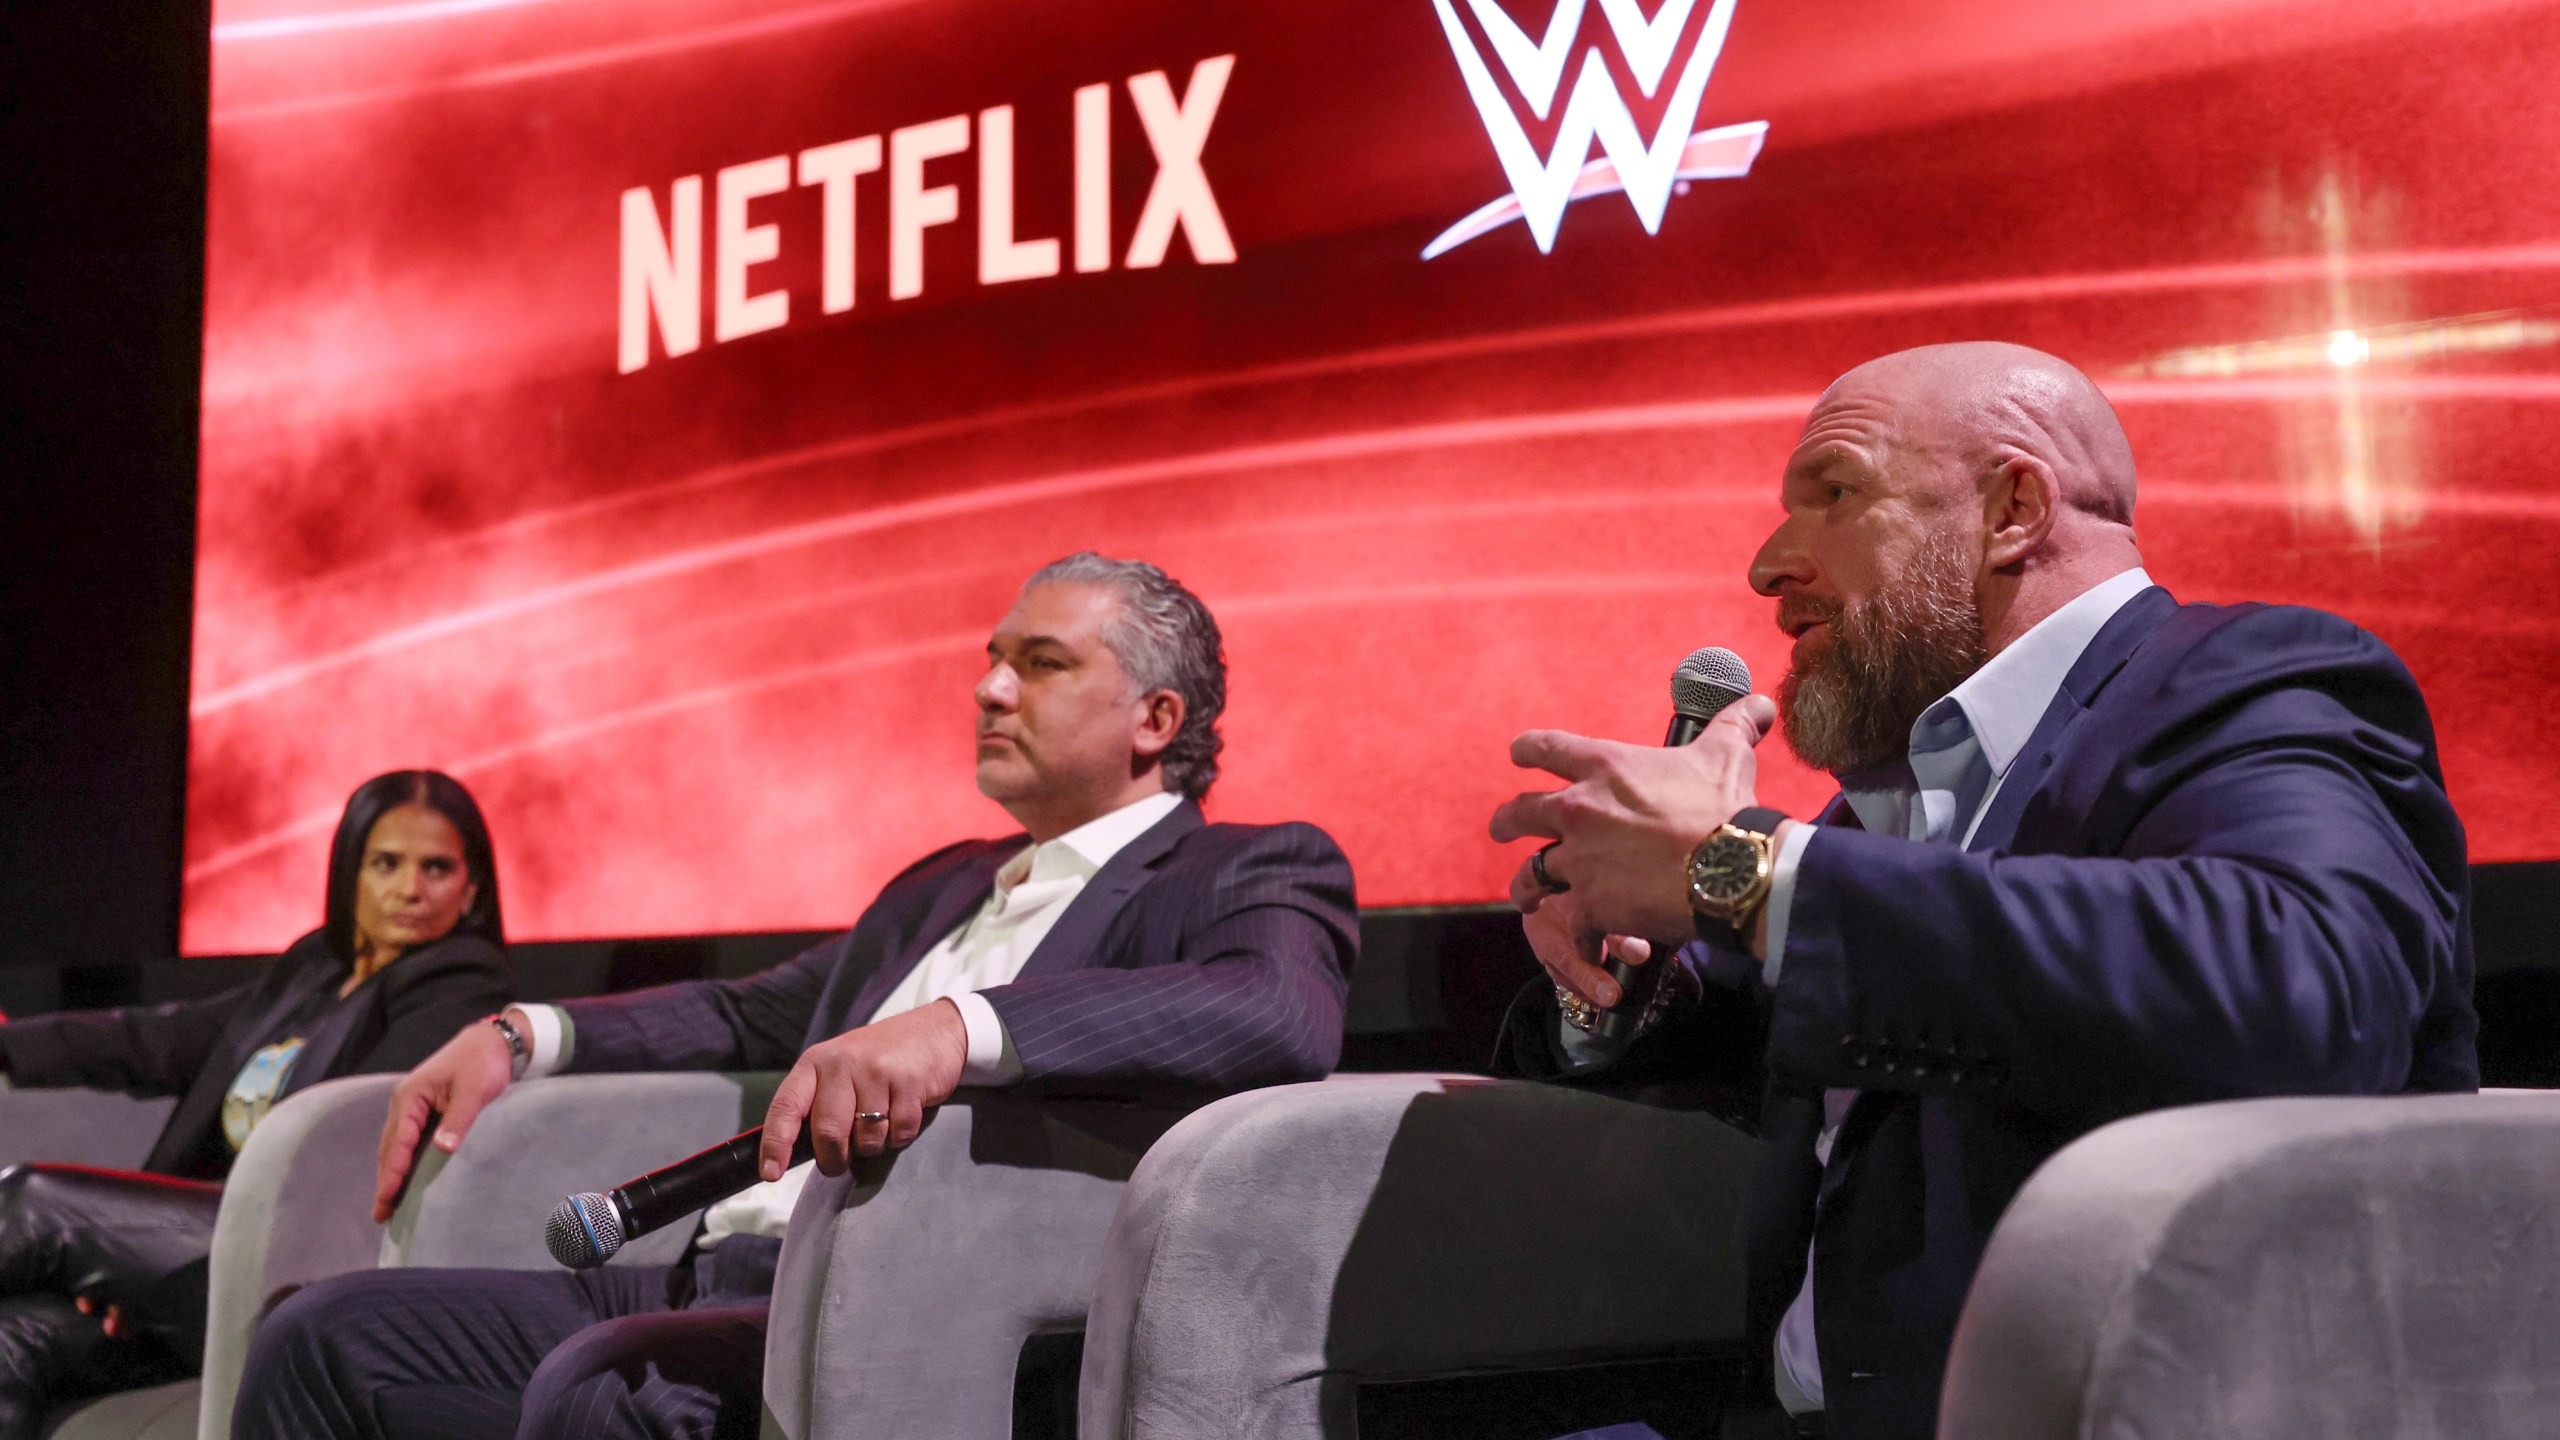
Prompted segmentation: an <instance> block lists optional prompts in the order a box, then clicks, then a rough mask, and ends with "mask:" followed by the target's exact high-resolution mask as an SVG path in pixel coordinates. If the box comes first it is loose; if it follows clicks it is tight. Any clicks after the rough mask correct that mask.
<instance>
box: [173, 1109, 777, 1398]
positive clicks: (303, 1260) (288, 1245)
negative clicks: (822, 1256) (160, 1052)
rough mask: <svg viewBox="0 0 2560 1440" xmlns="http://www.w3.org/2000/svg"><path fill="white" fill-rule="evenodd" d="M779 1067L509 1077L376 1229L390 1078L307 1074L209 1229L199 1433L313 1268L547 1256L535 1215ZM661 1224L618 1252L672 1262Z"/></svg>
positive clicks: (688, 1132)
mask: <svg viewBox="0 0 2560 1440" xmlns="http://www.w3.org/2000/svg"><path fill="white" fill-rule="evenodd" d="M780 1078H781V1077H779V1076H775V1075H713V1074H691V1075H576V1076H563V1077H559V1078H555V1079H550V1080H536V1081H531V1082H528V1083H526V1084H522V1085H516V1086H512V1087H510V1088H509V1089H508V1090H507V1092H506V1093H505V1094H503V1095H500V1096H499V1097H498V1098H497V1099H496V1100H495V1101H493V1102H491V1103H490V1105H489V1108H488V1109H486V1110H484V1111H482V1112H481V1113H480V1118H479V1120H478V1121H477V1122H476V1123H475V1124H474V1125H473V1126H472V1128H471V1133H470V1135H469V1136H467V1137H466V1138H465V1139H464V1141H463V1144H462V1148H461V1149H460V1150H459V1151H457V1152H455V1153H454V1154H452V1155H447V1154H445V1153H444V1152H443V1151H440V1150H437V1149H435V1148H434V1147H432V1146H429V1147H427V1148H425V1149H424V1150H422V1151H421V1152H420V1156H419V1161H418V1168H417V1171H416V1173H415V1174H414V1175H413V1176H412V1177H411V1179H410V1182H409V1188H408V1190H407V1191H406V1193H404V1194H403V1195H402V1196H401V1200H400V1206H399V1208H398V1209H397V1210H396V1211H394V1212H393V1214H392V1217H391V1223H390V1224H389V1225H388V1226H383V1225H376V1224H374V1223H373V1214H372V1212H373V1173H374V1169H373V1167H374V1152H375V1150H376V1149H377V1147H378V1146H379V1144H380V1142H381V1138H382V1122H383V1117H384V1116H385V1115H386V1114H387V1113H388V1111H389V1108H390V1104H391V1091H392V1088H393V1087H394V1086H395V1085H397V1084H398V1083H399V1077H398V1076H393V1075H366V1076H358V1077H355V1078H352V1079H346V1080H332V1081H329V1082H327V1083H326V1084H321V1085H314V1086H312V1087H311V1088H310V1089H308V1090H305V1091H303V1092H301V1093H300V1094H297V1095H295V1096H293V1097H292V1098H290V1099H288V1100H286V1101H285V1102H284V1103H283V1104H281V1105H278V1106H277V1107H276V1108H275V1109H274V1110H273V1111H271V1112H269V1114H268V1115H267V1117H266V1118H265V1119H264V1120H262V1121H260V1122H259V1123H258V1128H257V1129H256V1130H254V1131H252V1132H250V1135H249V1144H248V1147H247V1148H246V1149H244V1150H242V1151H241V1152H240V1159H239V1161H238V1162H237V1163H236V1164H235V1165H233V1167H232V1170H231V1178H230V1180H229V1181H227V1182H226V1183H225V1185H224V1187H223V1195H222V1213H221V1216H220V1218H218V1219H217V1220H216V1221H215V1222H214V1228H213V1257H214V1259H213V1276H212V1295H211V1303H210V1307H209V1313H208V1315H207V1325H206V1331H205V1355H204V1400H203V1409H202V1411H201V1412H200V1415H199V1417H198V1423H197V1433H198V1435H199V1436H200V1437H201V1440H228V1437H229V1435H230V1433H231V1407H232V1402H233V1401H234V1400H235V1399H236V1398H237V1396H238V1394H239V1389H240V1372H241V1366H242V1364H243V1363H244V1362H245V1361H246V1359H247V1357H248V1351H249V1337H250V1335H251V1334H252V1333H253V1332H254V1331H255V1330H256V1328H257V1322H258V1317H260V1316H261V1315H263V1314H265V1313H266V1311H267V1308H268V1307H269V1306H270V1305H272V1304H273V1303H274V1302H275V1301H276V1300H278V1299H280V1298H282V1296H283V1295H285V1294H287V1293H289V1292H290V1291H292V1290H293V1289H295V1288H298V1287H300V1286H303V1285H307V1284H309V1283H311V1282H312V1281H314V1280H321V1279H326V1278H328V1277H329V1276H332V1275H342V1274H345V1273H347V1272H348V1271H351V1270H369V1269H373V1268H375V1267H376V1266H390V1265H487V1266H497V1267H501V1268H515V1269H545V1270H547V1269H551V1268H553V1266H554V1265H555V1263H556V1262H554V1261H553V1260H552V1259H551V1256H550V1254H549V1252H548V1251H546V1250H545V1249H544V1248H543V1244H542V1227H543V1222H544V1221H545V1220H546V1219H548V1218H549V1216H550V1214H551V1209H552V1207H553V1206H555V1205H557V1204H559V1203H560V1201H561V1199H562V1197H564V1196H567V1195H570V1194H573V1193H575V1192H577V1191H581V1190H597V1189H603V1188H606V1187H608V1186H613V1185H618V1184H620V1183H622V1182H623V1181H625V1180H628V1179H630V1178H631V1177H632V1176H634V1175H640V1174H644V1173H646V1172H648V1171H650V1170H654V1169H656V1168H658V1167H659V1166H661V1165H665V1164H667V1163H669V1162H671V1161H675V1160H680V1159H682V1158H684V1157H685V1156H686V1155H689V1154H692V1153H693V1152H694V1151H696V1150H700V1149H702V1148H703V1147H705V1146H707V1145H712V1144H716V1143H717V1142H719V1141H722V1140H726V1139H728V1138H729V1137H730V1136H732V1135H735V1134H736V1133H738V1132H739V1131H740V1130H743V1129H746V1128H747V1127H748V1126H750V1125H753V1124H755V1123H757V1122H758V1121H760V1120H762V1119H763V1118H764V1108H765V1105H766V1103H767V1101H768V1100H770V1099H771V1097H772V1093H773V1087H774V1086H775V1085H776V1084H778V1083H779V1082H780ZM691 1235H692V1227H691V1226H690V1225H687V1224H677V1225H671V1226H668V1227H667V1228H666V1229H664V1230H661V1231H658V1232H657V1233H655V1234H652V1235H649V1236H645V1237H643V1238H641V1239H638V1240H635V1241H633V1242H631V1243H630V1244H629V1245H626V1246H624V1247H623V1250H622V1253H621V1254H620V1255H618V1256H616V1257H615V1263H617V1264H634V1265H647V1264H657V1265H666V1264H672V1263H674V1261H675V1260H676V1259H677V1258H678V1257H679V1256H680V1255H681V1254H682V1252H683V1249H684V1246H685V1243H686V1242H687V1241H688V1240H689V1239H690V1238H691Z"/></svg>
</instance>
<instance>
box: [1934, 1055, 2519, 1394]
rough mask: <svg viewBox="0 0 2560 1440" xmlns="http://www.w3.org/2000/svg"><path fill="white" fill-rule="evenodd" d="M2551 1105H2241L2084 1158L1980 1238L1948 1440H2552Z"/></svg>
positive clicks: (2147, 1118)
mask: <svg viewBox="0 0 2560 1440" xmlns="http://www.w3.org/2000/svg"><path fill="white" fill-rule="evenodd" d="M2555 1194H2560V1094H2555V1093H2553V1092H2549V1091H2544V1092H2539V1093H2529V1092H2507V1093H2502V1094H2497V1095H2425V1096H2401V1097H2388V1098H2365V1099H2287V1100H2247V1101H2236V1102H2231V1103H2227V1104H2216V1105H2198V1106H2191V1107H2188V1108H2184V1109H2178V1110H2164V1111H2159V1112H2155V1113H2153V1114H2149V1115H2142V1116H2137V1117H2135V1118H2133V1119H2130V1120H2123V1121H2119V1122H2117V1123H2116V1124H2113V1125H2109V1126H2106V1127H2105V1128H2103V1129H2100V1130H2096V1131H2093V1132H2091V1133H2090V1134H2088V1135H2086V1136H2084V1137H2082V1138H2081V1139H2079V1140H2078V1141H2076V1142H2074V1143H2073V1144H2071V1145H2070V1146H2068V1147H2066V1148H2065V1149H2064V1150H2062V1151H2061V1153H2059V1154H2057V1155H2055V1156H2054V1157H2053V1158H2052V1159H2050V1160H2048V1161H2046V1162H2045V1164H2044V1166H2043V1168H2041V1169H2039V1170H2038V1171H2036V1173H2035V1175H2034V1176H2033V1177H2032V1178H2030V1179H2029V1180H2028V1181H2027V1184H2026V1188H2025V1189H2023V1190H2021V1191H2020V1192H2019V1194H2018V1197H2017V1199H2016V1200H2014V1201H2013V1202H2011V1204H2010V1206H2009V1209H2008V1213H2007V1214H2006V1215H2004V1216H2003V1217H2002V1218H2001V1221H2000V1225H1999V1228H1998V1229H1997V1230H1995V1231H1994V1232H1993V1233H1992V1237H1991V1244H1990V1246H1989V1248H1988V1249H1987V1250H1986V1251H1985V1252H1984V1255H1983V1261H1982V1268H1981V1269H1980V1270H1979V1271H1978V1272H1976V1274H1975V1276H1974V1281H1973V1288H1972V1290H1971V1291H1970V1292H1969V1293H1968V1295H1967V1297H1966V1299H1965V1308H1964V1314H1963V1317H1962V1318H1961V1319H1960V1320H1959V1321H1958V1322H1957V1325H1956V1334H1955V1343H1954V1347H1953V1349H1952V1351H1951V1352H1950V1354H1949V1357H1948V1363H1947V1383H1946V1390H1945V1394H1944V1398H1943V1400H1942V1402H1941V1405H1940V1410H1939V1423H1938V1434H1939V1436H1940V1437H1941V1440H1990V1437H1999V1440H2046V1437H2055V1440H2059V1437H2065V1436H2072V1437H2076V1436H2081V1435H2100V1434H2104V1435H2119V1434H2121V1435H2134V1434H2140V1435H2215V1436H2225V1437H2230V1440H2274V1437H2292V1436H2302V1435H2429V1434H2432V1435H2462V1436H2466V1437H2475V1440H2500V1437H2524V1436H2538V1435H2548V1434H2550V1433H2551V1423H2552V1418H2551V1417H2552V1416H2553V1415H2554V1414H2560V1368H2555V1366H2554V1365H2553V1363H2552V1355H2553V1350H2552V1341H2551V1337H2552V1336H2553V1335H2560V1285H2555V1284H2554V1283H2553V1282H2552V1277H2553V1276H2554V1275H2560V1224H2555V1223H2554V1222H2553V1219H2552V1215H2551V1197H2552V1196H2553V1195H2555Z"/></svg>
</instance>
